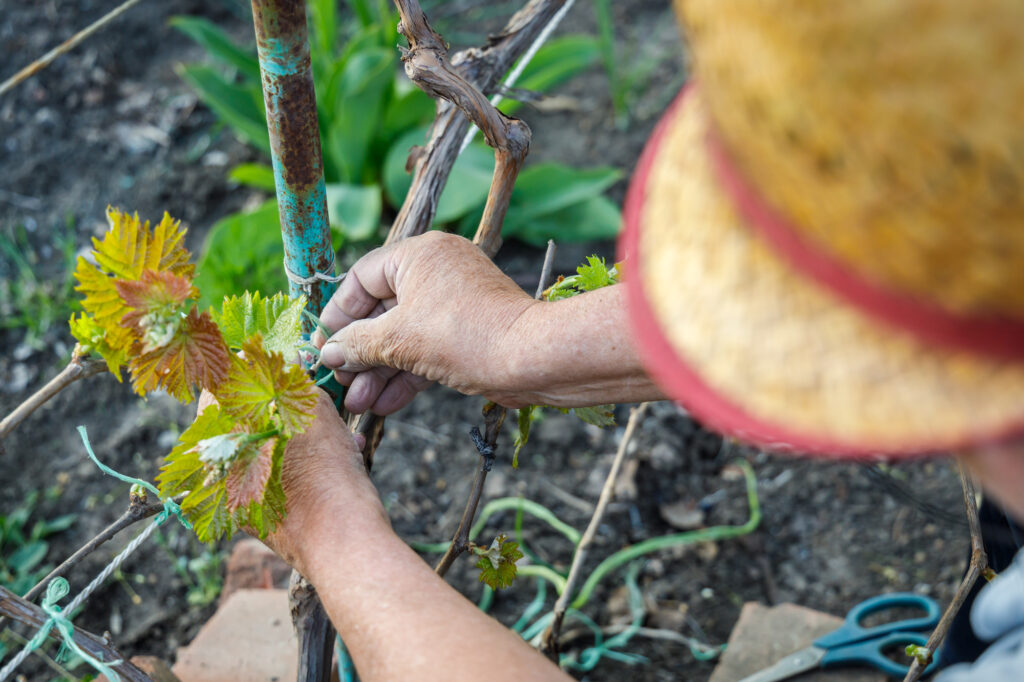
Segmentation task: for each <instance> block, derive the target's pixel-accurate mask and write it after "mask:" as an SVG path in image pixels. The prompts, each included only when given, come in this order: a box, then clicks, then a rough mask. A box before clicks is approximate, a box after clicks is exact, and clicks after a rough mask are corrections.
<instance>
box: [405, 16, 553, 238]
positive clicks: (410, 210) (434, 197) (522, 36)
mask: <svg viewBox="0 0 1024 682" xmlns="http://www.w3.org/2000/svg"><path fill="white" fill-rule="evenodd" d="M398 4H399V2H397V0H396V5H398ZM564 4H565V0H530V2H528V3H527V4H526V6H525V7H523V9H521V10H519V12H517V13H516V14H515V15H514V16H513V17H512V18H511V19H509V21H508V23H507V24H506V25H505V28H504V29H502V30H501V31H500V32H499V33H497V34H496V35H494V36H492V37H491V38H490V41H489V43H488V44H487V45H486V46H484V47H479V48H471V49H469V50H464V51H462V52H459V53H456V54H455V55H454V56H452V58H451V60H450V63H451V65H452V67H453V68H454V69H455V70H456V71H457V72H458V74H459V75H460V76H461V77H462V78H463V79H465V81H466V82H468V83H470V84H472V85H473V86H474V87H475V88H476V89H477V90H479V91H480V92H482V93H483V94H485V95H486V94H489V93H491V92H493V91H494V90H495V88H496V86H497V85H498V82H499V80H500V79H501V77H502V76H503V75H504V74H505V72H507V71H508V70H509V69H510V68H511V67H512V65H513V64H514V63H515V61H516V60H517V59H519V57H520V56H522V54H523V53H524V52H526V50H527V49H528V48H529V46H530V44H531V43H532V42H533V40H534V39H535V38H536V37H537V36H538V35H539V34H540V32H541V31H542V30H543V29H544V26H546V25H547V23H548V22H549V21H550V20H551V18H552V17H553V16H554V15H555V14H556V13H557V12H558V10H559V9H561V7H562V5H564ZM399 9H401V6H400V7H399ZM420 15H422V11H421V12H420ZM403 23H404V22H403ZM413 25H414V24H413ZM434 35H436V34H434ZM468 129H469V121H468V120H467V119H466V117H465V116H463V115H462V113H461V112H460V111H459V109H458V108H456V107H455V106H452V105H451V104H450V103H449V102H447V101H445V100H441V101H439V102H438V114H437V118H436V119H435V120H434V124H433V126H432V127H431V129H430V140H429V141H428V142H427V144H426V146H425V147H423V148H420V149H417V150H415V153H414V154H412V155H411V156H410V162H412V165H413V166H414V168H415V170H414V172H413V178H412V184H411V185H410V188H409V193H408V194H407V195H406V197H405V203H403V204H402V209H401V210H400V211H399V213H398V217H397V218H395V222H394V224H393V225H392V226H391V231H390V233H389V234H388V243H390V242H395V241H398V240H399V239H404V238H406V237H412V236H415V235H417V234H422V233H423V232H426V231H427V230H429V229H430V226H431V224H433V222H434V214H435V213H436V210H437V202H438V200H439V199H440V197H441V191H442V190H443V189H444V185H445V183H446V182H447V180H448V174H449V173H450V172H451V169H452V166H453V165H454V164H455V159H456V158H458V155H459V148H460V146H461V145H462V138H463V137H465V135H466V131H467V130H468Z"/></svg>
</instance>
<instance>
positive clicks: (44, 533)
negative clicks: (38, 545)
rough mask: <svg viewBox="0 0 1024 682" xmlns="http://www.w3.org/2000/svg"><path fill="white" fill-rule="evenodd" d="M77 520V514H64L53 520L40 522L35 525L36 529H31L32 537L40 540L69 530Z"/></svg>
mask: <svg viewBox="0 0 1024 682" xmlns="http://www.w3.org/2000/svg"><path fill="white" fill-rule="evenodd" d="M77 518H78V514H64V515H63V516H58V517H57V518H55V519H50V520H48V521H40V522H39V523H37V524H36V528H35V529H33V532H32V535H33V537H35V538H37V539H42V538H45V537H49V536H50V535H53V534H54V533H60V532H61V531H65V530H67V529H68V528H70V527H71V524H73V523H74V522H75V519H77Z"/></svg>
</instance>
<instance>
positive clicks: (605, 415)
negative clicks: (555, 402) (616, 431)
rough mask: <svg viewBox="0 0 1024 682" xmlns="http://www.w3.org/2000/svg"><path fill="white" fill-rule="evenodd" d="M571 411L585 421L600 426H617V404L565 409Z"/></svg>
mask: <svg viewBox="0 0 1024 682" xmlns="http://www.w3.org/2000/svg"><path fill="white" fill-rule="evenodd" d="M566 411H567V412H571V413H572V414H574V415H576V417H578V418H579V419H580V420H582V421H585V422H586V423H588V424H593V425H594V426H600V427H602V428H604V427H606V426H615V406H614V405H594V406H593V407H573V408H570V409H569V410H563V412H566Z"/></svg>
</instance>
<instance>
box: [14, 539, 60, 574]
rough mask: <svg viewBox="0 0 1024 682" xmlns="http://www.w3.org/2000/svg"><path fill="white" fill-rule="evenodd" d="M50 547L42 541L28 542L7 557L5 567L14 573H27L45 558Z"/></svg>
mask: <svg viewBox="0 0 1024 682" xmlns="http://www.w3.org/2000/svg"><path fill="white" fill-rule="evenodd" d="M49 549H50V545H49V544H48V543H46V542H43V541H36V542H30V543H28V544H26V545H22V546H21V547H19V548H18V549H16V550H15V551H14V552H13V553H12V554H11V556H9V557H7V565H8V566H10V567H11V568H12V569H13V570H14V572H15V573H28V572H29V571H31V570H32V569H33V568H35V567H36V566H38V565H39V564H41V563H42V562H43V559H45V558H46V552H47V551H48V550H49Z"/></svg>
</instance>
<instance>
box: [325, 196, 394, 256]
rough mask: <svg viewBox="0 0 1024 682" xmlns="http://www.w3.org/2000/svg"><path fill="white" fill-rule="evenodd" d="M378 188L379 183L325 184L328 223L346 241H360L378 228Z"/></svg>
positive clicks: (371, 234) (379, 202)
mask: <svg viewBox="0 0 1024 682" xmlns="http://www.w3.org/2000/svg"><path fill="white" fill-rule="evenodd" d="M381 204H382V200H381V189H380V186H379V185H347V184H343V183H337V182H332V183H330V184H328V185H327V215H328V217H329V218H330V221H331V227H332V228H336V229H338V230H339V231H340V232H341V234H342V235H343V236H344V238H345V240H346V241H353V242H361V241H366V240H368V239H372V238H373V237H375V236H377V232H378V230H380V215H381V208H382V206H381Z"/></svg>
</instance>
